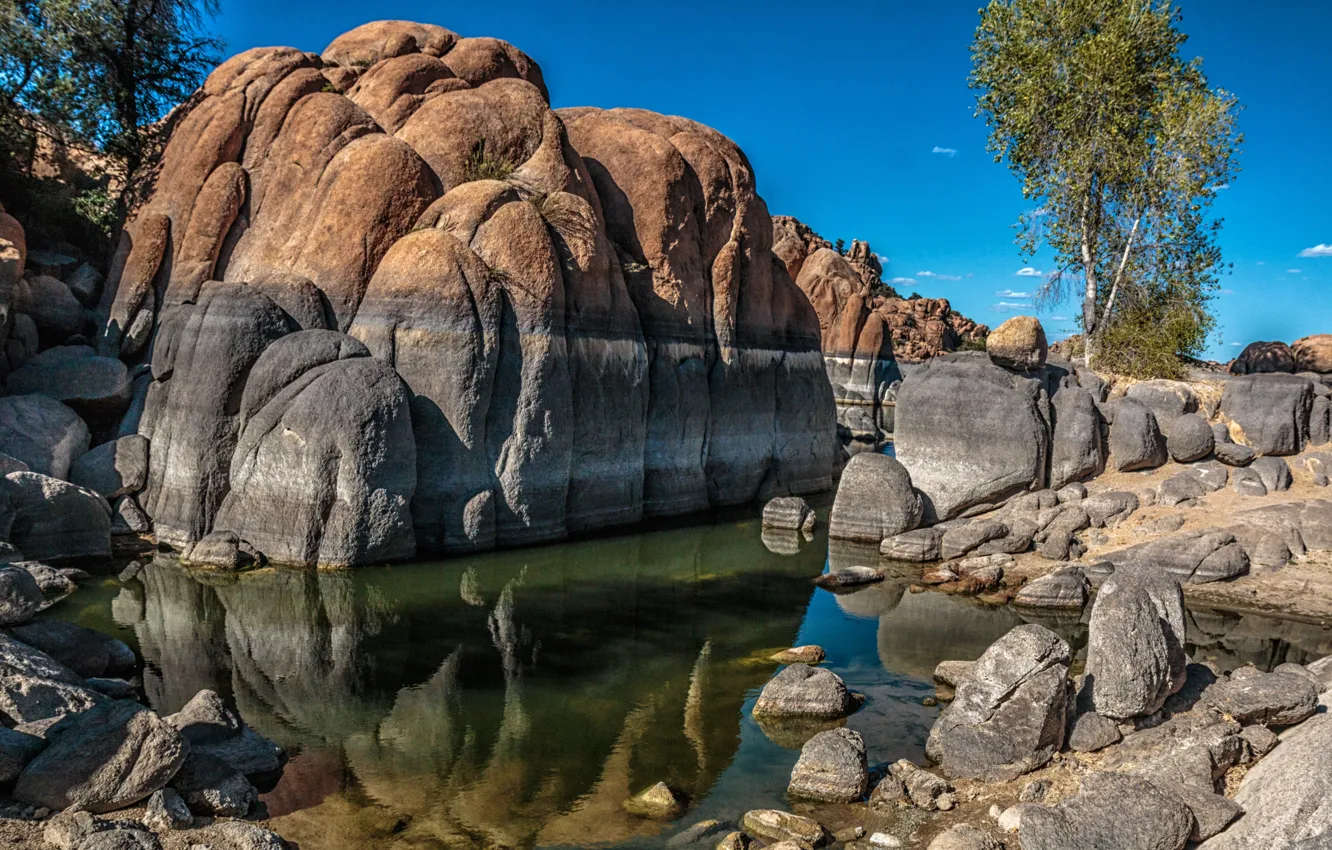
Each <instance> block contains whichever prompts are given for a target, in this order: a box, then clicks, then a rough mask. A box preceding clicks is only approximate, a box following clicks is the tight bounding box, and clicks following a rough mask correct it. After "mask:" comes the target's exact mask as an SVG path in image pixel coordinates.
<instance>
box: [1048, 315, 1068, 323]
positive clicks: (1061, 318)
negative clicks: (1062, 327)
mask: <svg viewBox="0 0 1332 850" xmlns="http://www.w3.org/2000/svg"><path fill="white" fill-rule="evenodd" d="M1050 321H1052V322H1071V321H1073V320H1072V319H1070V318H1069V317H1068V316H1051V317H1050Z"/></svg>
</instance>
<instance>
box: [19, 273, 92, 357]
mask: <svg viewBox="0 0 1332 850" xmlns="http://www.w3.org/2000/svg"><path fill="white" fill-rule="evenodd" d="M14 312H16V313H23V314H25V315H27V316H30V317H31V318H32V321H33V324H34V325H35V326H36V328H37V333H38V335H39V337H40V338H41V341H42V345H44V346H49V345H59V344H61V343H63V342H64V341H65V340H67V339H69V338H70V337H71V336H73V335H74V334H77V333H79V332H80V331H82V330H83V327H84V324H85V322H86V321H87V318H86V314H85V312H84V309H83V305H82V304H80V303H79V299H78V298H76V297H75V296H74V293H73V292H70V291H69V287H68V286H65V284H64V282H62V281H60V280H59V279H57V278H54V277H51V276H50V275H45V274H39V275H36V276H35V277H31V278H26V279H24V280H21V281H19V283H18V286H16V287H15V289H14Z"/></svg>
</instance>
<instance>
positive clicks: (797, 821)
mask: <svg viewBox="0 0 1332 850" xmlns="http://www.w3.org/2000/svg"><path fill="white" fill-rule="evenodd" d="M740 826H741V827H742V828H743V829H744V831H745V832H747V833H749V834H750V835H752V836H754V837H755V838H757V839H759V840H760V841H767V842H778V841H798V842H802V843H804V844H807V845H809V846H810V847H819V846H821V845H822V844H823V842H824V837H825V836H824V831H823V827H822V826H820V825H819V822H818V821H816V820H814V819H813V818H807V817H802V816H800V815H793V814H791V813H790V812H783V811H779V810H777V809H755V810H754V811H750V812H745V816H744V817H743V818H741V819H740Z"/></svg>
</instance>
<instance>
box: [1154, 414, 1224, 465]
mask: <svg viewBox="0 0 1332 850" xmlns="http://www.w3.org/2000/svg"><path fill="white" fill-rule="evenodd" d="M1215 446H1216V439H1215V437H1214V436H1213V434H1212V426H1211V425H1210V424H1208V422H1207V420H1206V419H1204V418H1202V417H1201V416H1199V415H1198V414H1196V413H1186V414H1183V415H1181V416H1178V417H1176V418H1175V421H1174V422H1173V423H1172V424H1171V427H1170V433H1169V435H1168V436H1167V437H1166V450H1167V451H1168V452H1169V453H1170V457H1171V459H1172V460H1174V461H1175V462H1176V463H1192V462H1193V461H1195V460H1202V459H1203V458H1205V457H1207V456H1208V455H1210V454H1211V453H1212V449H1213V448H1214V447H1215Z"/></svg>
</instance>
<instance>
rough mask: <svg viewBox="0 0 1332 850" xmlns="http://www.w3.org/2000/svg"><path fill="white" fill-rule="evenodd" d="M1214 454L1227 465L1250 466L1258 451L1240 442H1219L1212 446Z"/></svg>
mask: <svg viewBox="0 0 1332 850" xmlns="http://www.w3.org/2000/svg"><path fill="white" fill-rule="evenodd" d="M1212 455H1213V456H1214V457H1215V458H1216V459H1217V460H1219V461H1221V462H1222V463H1224V464H1225V465H1226V466H1248V465H1249V463H1250V462H1251V461H1252V460H1253V459H1254V458H1255V457H1257V456H1258V453H1257V452H1255V451H1254V450H1253V449H1251V448H1249V447H1248V446H1242V445H1240V444H1239V443H1222V442H1217V443H1216V445H1214V446H1213V447H1212Z"/></svg>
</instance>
